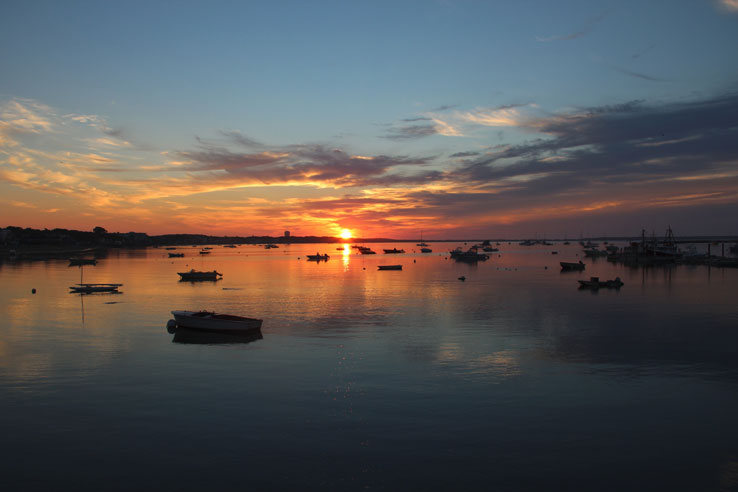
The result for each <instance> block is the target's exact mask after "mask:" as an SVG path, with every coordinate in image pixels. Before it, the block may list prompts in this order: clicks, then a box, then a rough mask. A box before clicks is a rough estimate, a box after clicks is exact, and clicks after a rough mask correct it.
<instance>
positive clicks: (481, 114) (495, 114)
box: [459, 104, 525, 126]
mask: <svg viewBox="0 0 738 492" xmlns="http://www.w3.org/2000/svg"><path fill="white" fill-rule="evenodd" d="M523 106H524V105H520V104H515V105H507V106H500V107H497V108H491V109H487V108H480V109H475V110H474V111H467V112H465V113H460V115H459V116H460V117H461V119H462V120H465V121H468V122H471V123H476V124H478V125H484V126H521V125H522V124H523V123H524V118H525V116H524V115H523V113H522V112H521V107H523Z"/></svg>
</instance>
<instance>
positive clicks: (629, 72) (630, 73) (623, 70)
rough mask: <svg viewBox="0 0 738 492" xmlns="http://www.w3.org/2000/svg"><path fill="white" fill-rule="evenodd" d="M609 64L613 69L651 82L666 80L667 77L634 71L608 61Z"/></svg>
mask: <svg viewBox="0 0 738 492" xmlns="http://www.w3.org/2000/svg"><path fill="white" fill-rule="evenodd" d="M608 66H609V67H610V68H612V69H613V70H617V71H618V72H620V73H622V74H625V75H628V76H630V77H635V78H637V79H641V80H648V81H649V82H666V81H667V79H664V78H660V77H654V76H652V75H647V74H644V73H640V72H634V71H633V70H628V69H627V68H623V67H619V66H617V65H612V64H609V63H608Z"/></svg>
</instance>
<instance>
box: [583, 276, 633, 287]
mask: <svg viewBox="0 0 738 492" xmlns="http://www.w3.org/2000/svg"><path fill="white" fill-rule="evenodd" d="M578 282H579V288H580V289H600V288H607V289H619V288H620V287H622V286H623V281H622V280H620V277H615V279H614V280H605V281H600V278H599V277H590V279H589V280H578Z"/></svg>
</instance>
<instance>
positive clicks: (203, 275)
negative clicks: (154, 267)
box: [177, 269, 223, 281]
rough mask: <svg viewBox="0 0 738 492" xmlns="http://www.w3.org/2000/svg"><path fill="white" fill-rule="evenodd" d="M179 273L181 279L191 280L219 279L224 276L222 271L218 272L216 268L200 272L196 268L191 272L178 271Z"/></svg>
mask: <svg viewBox="0 0 738 492" xmlns="http://www.w3.org/2000/svg"><path fill="white" fill-rule="evenodd" d="M177 275H179V276H180V277H181V280H190V281H197V280H219V279H220V277H222V276H223V274H222V273H218V272H217V271H215V270H213V271H212V272H199V271H197V270H195V269H192V270H190V271H189V272H177Z"/></svg>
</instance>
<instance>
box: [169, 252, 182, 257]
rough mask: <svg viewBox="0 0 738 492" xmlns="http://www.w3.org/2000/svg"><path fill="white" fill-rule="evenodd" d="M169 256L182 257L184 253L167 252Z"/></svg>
mask: <svg viewBox="0 0 738 492" xmlns="http://www.w3.org/2000/svg"><path fill="white" fill-rule="evenodd" d="M169 257H170V258H184V253H169Z"/></svg>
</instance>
